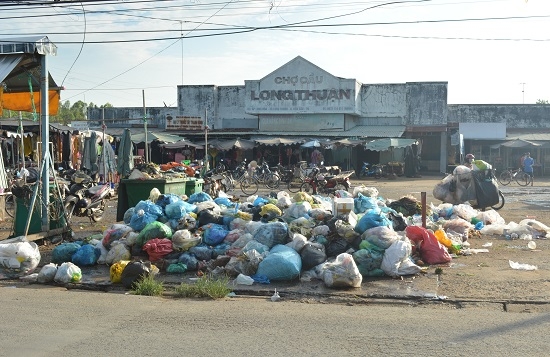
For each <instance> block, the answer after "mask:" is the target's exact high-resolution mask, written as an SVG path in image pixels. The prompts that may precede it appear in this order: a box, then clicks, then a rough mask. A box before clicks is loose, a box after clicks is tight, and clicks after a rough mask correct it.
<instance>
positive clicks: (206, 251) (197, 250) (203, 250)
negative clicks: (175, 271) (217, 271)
mask: <svg viewBox="0 0 550 357" xmlns="http://www.w3.org/2000/svg"><path fill="white" fill-rule="evenodd" d="M189 253H191V254H193V255H194V256H195V257H197V260H206V261H208V260H211V259H212V254H213V253H214V252H213V251H212V248H210V247H209V246H207V245H206V244H203V243H201V244H199V245H196V246H194V247H191V248H189ZM182 255H183V254H182ZM179 261H180V262H182V263H183V261H182V260H181V257H180V260H179ZM185 264H186V265H187V267H188V268H189V265H188V263H185ZM189 269H191V268H189Z"/></svg>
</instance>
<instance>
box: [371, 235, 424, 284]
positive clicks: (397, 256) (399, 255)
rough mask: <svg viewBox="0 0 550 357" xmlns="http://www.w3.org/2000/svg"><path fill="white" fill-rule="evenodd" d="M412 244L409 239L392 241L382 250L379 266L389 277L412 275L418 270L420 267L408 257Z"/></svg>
mask: <svg viewBox="0 0 550 357" xmlns="http://www.w3.org/2000/svg"><path fill="white" fill-rule="evenodd" d="M411 253H412V245H411V242H410V241H409V239H404V240H398V241H396V242H393V243H392V245H390V247H389V248H387V249H386V250H385V251H384V257H383V258H382V264H381V265H380V268H381V269H382V270H383V271H384V273H386V274H387V275H389V276H391V277H394V278H396V277H398V276H401V275H414V274H417V273H419V272H420V270H421V268H420V267H419V266H418V265H416V264H414V262H413V261H412V260H411V259H410V256H411Z"/></svg>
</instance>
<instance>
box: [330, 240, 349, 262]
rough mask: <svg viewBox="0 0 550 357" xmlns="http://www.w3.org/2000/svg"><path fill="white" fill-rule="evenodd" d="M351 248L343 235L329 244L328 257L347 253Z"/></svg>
mask: <svg viewBox="0 0 550 357" xmlns="http://www.w3.org/2000/svg"><path fill="white" fill-rule="evenodd" d="M349 248H350V245H349V243H348V241H347V240H345V239H344V238H341V237H338V238H335V239H333V240H331V241H330V242H329V243H328V244H327V249H326V252H327V257H335V256H337V255H338V254H342V253H345V252H346V251H347V250H348V249H349Z"/></svg>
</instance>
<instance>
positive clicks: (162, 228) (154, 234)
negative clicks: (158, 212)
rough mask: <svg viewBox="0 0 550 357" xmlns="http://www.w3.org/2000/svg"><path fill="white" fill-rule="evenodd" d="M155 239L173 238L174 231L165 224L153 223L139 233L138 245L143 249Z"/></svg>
mask: <svg viewBox="0 0 550 357" xmlns="http://www.w3.org/2000/svg"><path fill="white" fill-rule="evenodd" d="M153 238H172V229H171V228H170V227H168V226H167V225H166V224H164V223H161V222H158V221H155V222H151V223H149V224H148V225H147V226H146V227H145V228H143V230H142V231H141V232H140V233H139V235H138V237H137V239H136V244H137V245H138V246H140V247H142V246H143V245H144V244H145V243H146V242H147V241H149V240H151V239H153Z"/></svg>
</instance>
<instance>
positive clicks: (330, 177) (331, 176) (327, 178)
mask: <svg viewBox="0 0 550 357" xmlns="http://www.w3.org/2000/svg"><path fill="white" fill-rule="evenodd" d="M333 178H334V175H328V176H327V175H325V180H331V179H333Z"/></svg>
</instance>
